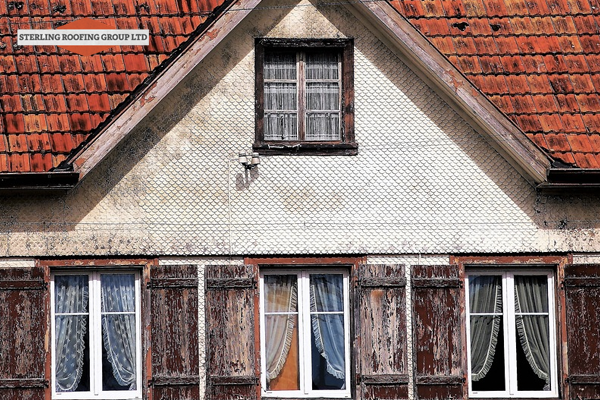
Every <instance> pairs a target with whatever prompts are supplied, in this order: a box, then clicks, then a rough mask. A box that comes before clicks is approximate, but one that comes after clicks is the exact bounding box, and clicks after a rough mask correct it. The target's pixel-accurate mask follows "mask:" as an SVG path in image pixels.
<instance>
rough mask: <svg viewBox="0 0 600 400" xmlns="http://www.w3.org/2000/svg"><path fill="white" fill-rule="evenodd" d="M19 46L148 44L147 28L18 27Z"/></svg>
mask: <svg viewBox="0 0 600 400" xmlns="http://www.w3.org/2000/svg"><path fill="white" fill-rule="evenodd" d="M17 44H18V45H19V46H148V45H149V44H150V32H149V30H148V29H18V30H17Z"/></svg>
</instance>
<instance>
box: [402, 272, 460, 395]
mask: <svg viewBox="0 0 600 400" xmlns="http://www.w3.org/2000/svg"><path fill="white" fill-rule="evenodd" d="M411 284H412V306H413V347H414V358H415V365H416V375H415V386H416V394H417V397H418V398H419V399H440V400H442V399H443V400H446V399H448V398H462V397H463V386H464V384H463V382H464V373H463V370H462V367H461V359H462V345H461V344H462V341H461V324H460V310H461V304H462V301H463V300H462V291H461V286H462V281H461V279H460V270H459V267H458V266H457V265H436V266H413V267H412V270H411Z"/></svg>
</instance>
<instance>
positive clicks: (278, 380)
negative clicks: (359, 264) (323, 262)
mask: <svg viewBox="0 0 600 400" xmlns="http://www.w3.org/2000/svg"><path fill="white" fill-rule="evenodd" d="M260 282H261V287H260V293H261V298H260V304H261V307H260V310H261V312H260V314H261V323H260V328H261V350H262V351H261V354H262V355H263V357H262V359H261V368H262V374H261V379H262V394H263V396H274V397H340V398H342V397H350V389H349V388H350V348H349V341H350V339H349V337H350V336H349V332H350V331H349V329H350V325H349V310H348V304H349V297H348V274H347V271H343V270H323V269H319V270H295V271H281V270H277V271H266V272H261V279H260Z"/></svg>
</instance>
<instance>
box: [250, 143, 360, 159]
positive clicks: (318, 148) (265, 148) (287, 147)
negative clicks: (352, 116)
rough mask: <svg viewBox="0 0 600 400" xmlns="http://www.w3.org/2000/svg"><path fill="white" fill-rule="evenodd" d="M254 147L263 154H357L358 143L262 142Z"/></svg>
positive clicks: (253, 147)
mask: <svg viewBox="0 0 600 400" xmlns="http://www.w3.org/2000/svg"><path fill="white" fill-rule="evenodd" d="M252 149H253V150H254V151H256V152H258V153H259V154H261V155H269V156H277V155H301V156H355V155H357V154H358V143H331V142H262V143H254V145H253V146H252Z"/></svg>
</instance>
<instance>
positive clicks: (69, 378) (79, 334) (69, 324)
mask: <svg viewBox="0 0 600 400" xmlns="http://www.w3.org/2000/svg"><path fill="white" fill-rule="evenodd" d="M88 302H89V284H88V276H87V275H57V276H55V277H54V303H55V305H54V311H55V313H56V314H57V315H56V316H55V319H54V335H55V337H54V352H55V355H54V357H55V376H54V378H55V379H54V381H55V389H56V391H57V392H75V391H89V389H90V372H89V371H90V354H89V348H88V347H89V346H88V343H89V332H88V330H89V323H88V322H89V317H88V315H72V314H77V313H83V314H87V312H88ZM59 314H62V315H59ZM65 314H67V315H65ZM69 314H71V315H69Z"/></svg>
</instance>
